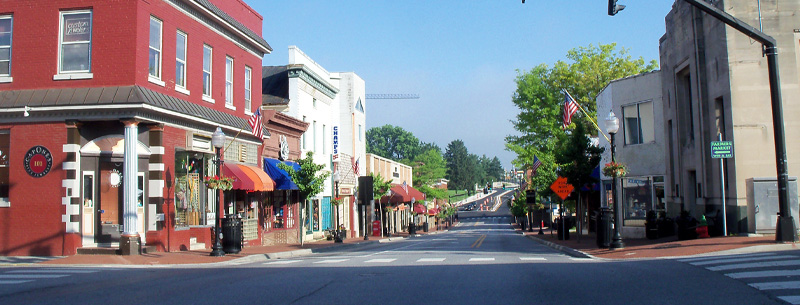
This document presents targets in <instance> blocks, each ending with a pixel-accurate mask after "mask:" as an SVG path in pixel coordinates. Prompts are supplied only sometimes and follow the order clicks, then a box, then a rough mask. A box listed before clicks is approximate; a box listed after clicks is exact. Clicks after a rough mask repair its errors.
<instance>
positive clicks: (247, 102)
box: [244, 67, 253, 112]
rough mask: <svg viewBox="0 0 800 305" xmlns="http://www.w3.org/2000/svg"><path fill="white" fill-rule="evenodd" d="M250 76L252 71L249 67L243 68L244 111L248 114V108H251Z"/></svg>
mask: <svg viewBox="0 0 800 305" xmlns="http://www.w3.org/2000/svg"><path fill="white" fill-rule="evenodd" d="M252 74H253V70H252V69H250V67H244V111H245V112H250V107H252V106H253V105H252V103H251V99H250V95H252V94H253V91H252V87H251V84H250V83H251V82H252V77H253V76H252Z"/></svg>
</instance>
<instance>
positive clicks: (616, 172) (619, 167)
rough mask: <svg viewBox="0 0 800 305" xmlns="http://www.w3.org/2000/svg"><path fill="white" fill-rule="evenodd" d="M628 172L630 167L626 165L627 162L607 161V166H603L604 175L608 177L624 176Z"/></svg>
mask: <svg viewBox="0 0 800 305" xmlns="http://www.w3.org/2000/svg"><path fill="white" fill-rule="evenodd" d="M627 173H628V169H627V168H626V167H625V164H622V163H618V162H611V163H606V166H605V167H603V175H606V176H607V177H623V176H625V175H626V174H627Z"/></svg>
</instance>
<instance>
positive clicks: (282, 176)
mask: <svg viewBox="0 0 800 305" xmlns="http://www.w3.org/2000/svg"><path fill="white" fill-rule="evenodd" d="M278 163H284V164H287V165H290V166H291V167H293V168H294V170H296V171H297V170H300V165H299V164H297V163H294V162H291V161H285V162H284V161H281V160H277V159H271V158H264V171H265V172H267V174H268V175H269V177H270V178H272V181H275V189H276V190H298V189H299V188H298V187H297V185H296V184H294V182H292V177H289V174H288V173H286V171H284V170H282V169H280V168H279V167H278Z"/></svg>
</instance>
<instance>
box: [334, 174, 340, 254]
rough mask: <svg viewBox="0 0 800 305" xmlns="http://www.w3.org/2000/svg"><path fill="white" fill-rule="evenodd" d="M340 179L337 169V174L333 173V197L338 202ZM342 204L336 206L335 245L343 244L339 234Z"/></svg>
mask: <svg viewBox="0 0 800 305" xmlns="http://www.w3.org/2000/svg"><path fill="white" fill-rule="evenodd" d="M339 179H340V177H339V170H338V169H337V170H336V172H335V173H333V193H334V195H333V196H334V198H333V199H334V200H336V201H337V202H339ZM340 204H341V202H339V204H337V205H336V215H335V217H336V221H335V222H334V224H336V227H335V228H334V230H333V242H334V243H341V242H342V237H341V236H340V235H339V234H340V232H339V205H340Z"/></svg>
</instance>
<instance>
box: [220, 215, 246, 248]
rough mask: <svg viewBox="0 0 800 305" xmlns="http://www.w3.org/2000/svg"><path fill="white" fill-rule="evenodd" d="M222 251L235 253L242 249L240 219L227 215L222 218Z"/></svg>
mask: <svg viewBox="0 0 800 305" xmlns="http://www.w3.org/2000/svg"><path fill="white" fill-rule="evenodd" d="M222 251H225V253H228V254H237V253H239V252H241V251H242V220H241V219H240V218H239V217H235V216H233V215H228V216H227V217H225V218H223V219H222Z"/></svg>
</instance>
